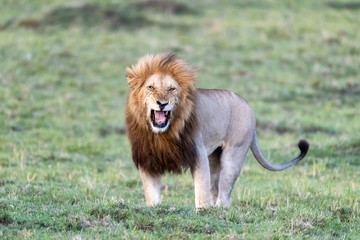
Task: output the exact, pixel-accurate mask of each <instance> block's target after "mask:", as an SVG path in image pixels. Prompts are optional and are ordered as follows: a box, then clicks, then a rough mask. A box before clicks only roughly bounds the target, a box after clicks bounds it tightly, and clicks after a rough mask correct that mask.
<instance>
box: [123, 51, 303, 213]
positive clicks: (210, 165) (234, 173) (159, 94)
mask: <svg viewBox="0 0 360 240" xmlns="http://www.w3.org/2000/svg"><path fill="white" fill-rule="evenodd" d="M127 81H128V83H129V85H130V93H129V97H128V102H127V109H126V124H127V132H128V136H129V139H130V143H131V146H132V155H133V160H134V163H135V165H136V167H137V168H138V169H139V172H140V175H141V179H142V182H143V187H144V191H145V198H146V203H147V205H149V206H152V205H155V204H158V203H159V202H160V186H161V176H162V175H163V174H164V173H165V172H170V173H177V174H178V173H181V169H182V168H183V167H190V169H191V172H192V174H193V179H194V185H195V205H196V207H197V208H201V207H207V206H209V205H210V204H213V205H217V206H228V205H229V204H230V202H231V198H230V197H231V191H232V187H233V185H234V182H235V181H236V179H237V177H238V176H239V174H240V171H241V168H242V165H243V162H244V160H245V156H246V154H247V152H248V149H249V148H251V151H252V152H253V154H254V156H255V158H256V159H257V160H258V162H259V163H260V164H261V165H262V166H263V167H265V168H266V169H269V170H271V171H281V170H283V169H286V168H288V167H290V166H292V165H293V164H295V163H297V162H298V161H300V160H301V159H302V158H304V156H305V155H306V153H307V150H308V147H309V145H308V143H307V142H306V141H305V140H302V141H300V142H299V144H298V146H299V148H300V150H301V154H300V155H299V156H298V157H297V158H295V159H293V160H292V161H290V162H288V163H285V164H283V165H280V166H278V165H273V164H271V163H270V162H268V161H267V160H266V159H265V158H264V157H263V155H262V153H261V151H260V147H259V145H258V141H257V137H256V133H255V126H256V121H255V116H254V113H253V111H252V110H251V108H250V106H249V105H248V104H247V103H246V101H245V100H244V99H242V98H241V97H240V96H238V95H236V94H235V93H233V92H230V91H225V90H204V89H196V88H195V82H194V81H195V72H194V71H193V70H191V68H190V67H189V66H188V64H187V63H185V62H184V61H182V60H180V59H179V58H177V57H176V56H175V55H173V54H157V55H147V56H144V57H143V58H141V59H140V60H139V61H138V63H137V64H135V65H133V66H132V67H131V68H127ZM161 106H162V108H161ZM164 106H165V107H164ZM159 111H160V112H161V113H165V112H166V113H169V114H170V115H169V118H167V120H168V122H165V123H166V126H164V125H162V126H159V125H158V124H157V123H156V122H155V123H154V120H153V118H152V117H153V116H154V114H153V113H154V112H158V113H159ZM165 123H164V124H165Z"/></svg>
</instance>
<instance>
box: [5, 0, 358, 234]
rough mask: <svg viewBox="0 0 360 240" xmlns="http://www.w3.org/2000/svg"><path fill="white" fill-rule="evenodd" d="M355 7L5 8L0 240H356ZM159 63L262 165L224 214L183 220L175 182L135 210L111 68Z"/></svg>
mask: <svg viewBox="0 0 360 240" xmlns="http://www.w3.org/2000/svg"><path fill="white" fill-rule="evenodd" d="M358 13H359V5H358V4H356V3H355V2H354V3H348V2H343V1H331V2H330V1H310V0H306V1H286V0H282V1H271V0H267V1H226V2H221V1H205V0H201V1H188V0H181V1H180V0H179V1H171V2H170V3H167V4H165V3H163V4H161V1H160V4H157V5H154V4H153V5H149V4H146V3H141V2H139V1H137V2H136V3H132V2H130V1H121V2H119V3H117V2H114V1H95V0H92V1H90V0H89V1H82V2H80V3H79V2H78V3H77V4H70V2H67V1H65V0H54V1H51V2H49V1H44V0H34V1H25V0H21V1H15V0H5V1H3V2H2V6H1V8H0V39H1V41H0V238H2V239H118V238H124V239H143V238H145V239H159V238H162V239H184V238H191V239H193V238H197V239H208V238H211V239H304V238H306V239H359V238H360V234H359V232H360V228H359V225H360V218H359V201H360V199H359V192H360V187H359V186H360V185H359V184H358V178H359V176H360V138H359V118H360V111H359V108H360V104H359V94H360V83H359V79H360V69H359V65H360V41H359V39H360V35H359V31H358V29H359V28H358V22H359V20H360V15H359V14H358ZM162 51H173V52H176V53H177V54H178V55H179V56H181V57H182V58H184V59H186V60H187V61H188V62H190V63H192V64H193V65H195V66H196V67H197V68H198V69H199V77H198V81H197V86H198V87H203V88H224V89H230V90H232V91H235V92H236V93H238V94H240V95H241V96H243V97H244V98H245V99H247V101H248V102H249V103H250V105H251V106H252V108H253V109H254V111H255V113H256V116H257V122H258V123H257V124H258V127H257V132H258V138H259V141H260V145H261V147H262V150H263V152H264V154H265V156H266V157H268V158H269V159H270V160H271V161H272V162H274V163H278V164H279V163H282V162H285V161H286V160H289V159H290V158H292V157H293V156H295V155H296V154H297V149H296V146H295V144H296V143H297V141H298V140H299V139H300V138H306V139H307V140H308V141H309V142H310V144H311V146H310V151H309V153H308V156H307V157H306V158H305V160H303V161H302V162H301V163H299V164H298V165H297V166H294V167H292V168H290V169H288V170H286V171H284V172H280V173H273V172H269V171H267V170H264V169H263V168H261V167H260V166H259V164H258V163H257V162H256V161H255V160H254V158H253V156H252V155H251V154H249V155H248V157H247V161H246V163H245V165H244V168H243V171H242V173H241V174H240V177H239V179H238V181H237V182H236V184H235V188H234V191H233V193H232V200H233V202H232V206H231V207H229V208H224V209H222V208H209V209H206V210H204V211H200V212H195V210H194V193H193V183H192V179H191V175H190V173H189V172H187V173H186V174H185V175H182V176H171V175H167V176H165V178H164V180H163V184H164V190H163V191H162V200H163V204H162V205H161V206H159V207H155V208H147V207H145V201H144V197H143V191H142V187H141V181H140V178H139V174H138V172H137V171H136V169H135V167H134V165H133V163H132V159H131V153H130V145H129V142H128V140H127V137H126V135H125V134H124V127H125V123H124V122H125V121H124V112H125V106H126V97H127V91H128V87H127V85H126V80H125V67H126V66H129V65H131V64H132V63H134V62H135V61H136V60H137V58H139V57H140V56H142V55H144V54H146V53H156V52H162Z"/></svg>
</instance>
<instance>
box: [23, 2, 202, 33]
mask: <svg viewBox="0 0 360 240" xmlns="http://www.w3.org/2000/svg"><path fill="white" fill-rule="evenodd" d="M151 12H161V13H164V12H166V13H169V14H173V15H180V14H195V13H197V12H196V11H195V10H192V9H190V8H189V7H188V6H187V5H185V4H182V3H176V2H168V1H165V0H148V1H144V2H139V3H132V4H129V5H127V6H125V7H120V6H117V5H108V6H106V7H105V6H101V5H98V4H89V3H80V4H75V5H74V4H72V5H64V6H58V7H56V8H54V9H52V10H50V11H48V12H46V13H45V14H44V15H43V16H42V17H41V18H39V19H34V18H24V19H22V20H20V21H19V22H18V26H20V27H24V28H29V29H38V28H41V27H46V26H62V27H69V26H72V25H78V26H81V27H85V28H91V27H95V26H100V27H105V28H107V29H111V30H117V29H119V28H131V29H137V28H141V27H144V26H148V25H154V24H158V25H161V26H162V27H169V26H171V23H169V22H166V23H163V22H161V23H158V22H156V21H154V20H152V19H151V18H150V17H149V16H150V14H151Z"/></svg>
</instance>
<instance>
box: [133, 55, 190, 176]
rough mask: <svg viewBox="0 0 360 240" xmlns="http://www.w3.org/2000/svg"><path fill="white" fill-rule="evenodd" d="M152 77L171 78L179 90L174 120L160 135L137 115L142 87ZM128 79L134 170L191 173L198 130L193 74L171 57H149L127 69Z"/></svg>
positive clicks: (179, 61) (157, 173)
mask: <svg viewBox="0 0 360 240" xmlns="http://www.w3.org/2000/svg"><path fill="white" fill-rule="evenodd" d="M155 73H161V74H168V75H171V76H172V77H173V78H174V79H175V80H176V81H177V82H178V83H179V85H180V86H181V88H182V92H181V96H180V103H179V105H178V107H177V109H176V111H175V112H174V120H173V121H172V122H171V123H170V126H169V128H168V130H167V131H166V132H163V133H159V134H157V133H154V132H153V131H152V129H151V127H150V126H149V124H148V123H147V122H146V120H145V119H143V118H142V117H141V114H139V111H141V110H144V108H143V106H141V105H140V104H141V102H142V101H139V99H137V97H138V96H137V93H138V90H139V89H140V88H141V85H142V83H143V82H144V81H145V80H146V79H147V78H148V77H150V76H151V75H152V74H155ZM127 79H128V83H129V85H130V86H131V90H130V94H129V98H128V102H127V109H126V126H127V133H128V137H129V140H130V143H131V147H132V157H133V161H134V163H135V166H136V167H137V168H139V167H141V168H142V169H143V170H144V171H146V172H148V173H150V174H153V175H161V174H164V173H165V172H169V173H174V174H180V173H181V172H182V168H183V167H186V168H187V167H190V169H192V170H193V169H194V167H196V159H197V149H196V145H195V142H194V141H193V139H194V133H195V130H196V128H197V117H196V112H195V105H196V89H195V84H194V80H195V72H194V71H192V70H191V69H190V68H189V67H188V65H187V64H186V63H185V62H183V61H182V60H179V59H178V58H177V57H176V55H174V54H158V55H148V56H145V57H143V58H142V59H140V60H139V62H138V63H137V64H136V65H133V66H132V68H128V69H127ZM189 110H190V111H189Z"/></svg>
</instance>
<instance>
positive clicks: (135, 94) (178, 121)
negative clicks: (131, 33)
mask: <svg viewBox="0 0 360 240" xmlns="http://www.w3.org/2000/svg"><path fill="white" fill-rule="evenodd" d="M126 71H127V81H128V84H129V85H130V89H131V90H130V94H129V99H128V108H129V109H128V111H130V112H131V113H132V114H133V116H134V117H135V118H136V119H137V123H138V124H139V125H141V126H143V127H145V126H144V125H145V124H147V126H148V127H150V128H151V130H152V131H153V132H154V133H163V132H166V131H167V130H169V131H170V132H172V133H173V134H175V135H177V136H178V133H179V131H181V130H182V129H183V128H184V126H185V124H186V121H187V120H188V119H189V118H190V115H191V113H192V111H193V108H194V105H195V103H194V102H195V85H194V80H195V72H194V71H193V70H191V69H190V67H189V66H188V64H187V63H185V62H184V61H182V60H180V59H179V58H177V57H176V56H175V55H174V54H168V53H162V54H156V55H146V56H144V57H142V58H140V59H139V61H138V62H137V63H136V64H135V65H133V66H132V67H131V68H127V69H126Z"/></svg>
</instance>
